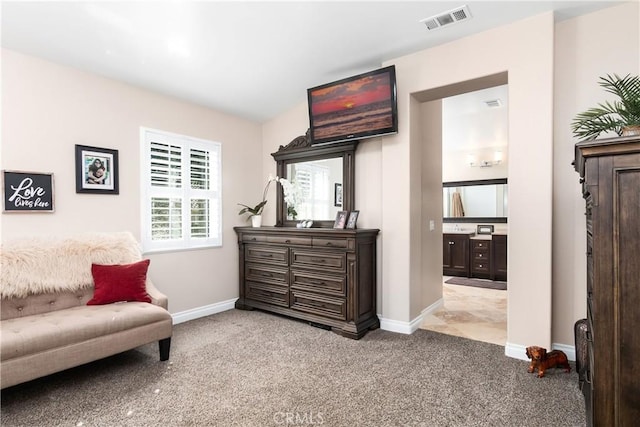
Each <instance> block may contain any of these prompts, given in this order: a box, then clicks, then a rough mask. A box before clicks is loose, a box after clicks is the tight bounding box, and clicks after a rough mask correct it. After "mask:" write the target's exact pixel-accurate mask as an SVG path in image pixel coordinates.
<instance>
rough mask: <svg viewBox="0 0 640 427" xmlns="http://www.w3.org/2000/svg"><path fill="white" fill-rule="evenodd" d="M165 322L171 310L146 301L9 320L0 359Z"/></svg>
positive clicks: (1, 338)
mask: <svg viewBox="0 0 640 427" xmlns="http://www.w3.org/2000/svg"><path fill="white" fill-rule="evenodd" d="M163 321H168V322H171V315H170V314H169V312H168V311H167V310H165V309H164V308H162V307H158V306H156V305H153V304H148V303H144V302H125V303H118V304H107V305H93V306H79V307H73V308H68V309H65V310H57V311H52V312H49V313H43V314H36V315H33V316H25V317H20V318H15V319H7V320H3V321H2V322H1V323H0V324H1V325H2V331H1V334H0V351H1V353H0V359H1V360H3V361H4V360H8V359H12V358H15V357H21V356H25V355H30V354H33V353H38V352H42V351H46V350H50V349H53V348H60V347H65V346H68V345H72V344H76V343H79V342H83V341H87V340H90V339H92V338H96V337H101V336H106V335H109V334H113V333H117V332H120V331H124V330H128V329H134V328H137V327H142V326H145V325H149V324H152V323H156V322H163Z"/></svg>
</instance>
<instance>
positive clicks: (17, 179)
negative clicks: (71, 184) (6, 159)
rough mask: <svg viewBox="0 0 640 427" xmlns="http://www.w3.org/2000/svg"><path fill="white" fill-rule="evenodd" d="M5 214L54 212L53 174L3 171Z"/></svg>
mask: <svg viewBox="0 0 640 427" xmlns="http://www.w3.org/2000/svg"><path fill="white" fill-rule="evenodd" d="M2 188H3V190H4V197H3V199H2V200H3V211H4V212H53V174H52V173H39V172H23V171H7V170H5V171H2Z"/></svg>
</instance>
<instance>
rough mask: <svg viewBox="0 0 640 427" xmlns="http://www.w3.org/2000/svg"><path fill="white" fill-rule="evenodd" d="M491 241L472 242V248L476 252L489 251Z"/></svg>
mask: <svg viewBox="0 0 640 427" xmlns="http://www.w3.org/2000/svg"><path fill="white" fill-rule="evenodd" d="M490 242H491V241H490V240H474V239H472V240H471V247H472V248H473V249H474V250H475V249H478V250H483V249H484V250H487V251H488V250H489V245H490Z"/></svg>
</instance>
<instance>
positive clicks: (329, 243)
mask: <svg viewBox="0 0 640 427" xmlns="http://www.w3.org/2000/svg"><path fill="white" fill-rule="evenodd" d="M325 246H333V243H331V242H327V243H325Z"/></svg>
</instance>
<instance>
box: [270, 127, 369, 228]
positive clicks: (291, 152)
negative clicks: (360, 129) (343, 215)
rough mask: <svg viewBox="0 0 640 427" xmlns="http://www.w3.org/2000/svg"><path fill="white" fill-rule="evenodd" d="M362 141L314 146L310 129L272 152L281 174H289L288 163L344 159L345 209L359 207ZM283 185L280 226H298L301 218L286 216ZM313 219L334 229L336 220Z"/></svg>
mask: <svg viewBox="0 0 640 427" xmlns="http://www.w3.org/2000/svg"><path fill="white" fill-rule="evenodd" d="M357 146H358V141H345V142H338V143H333V144H327V145H315V146H314V145H311V138H310V136H309V130H307V133H306V134H305V135H300V136H298V137H297V138H295V139H294V140H293V141H291V142H290V143H288V144H287V145H285V146H282V145H281V146H280V148H278V151H276V152H275V153H271V155H272V156H273V158H274V159H275V161H276V163H277V174H278V176H280V177H284V178H288V177H287V165H289V164H291V163H298V162H310V161H314V160H323V159H330V158H342V210H343V211H347V212H350V211H353V210H355V153H356V148H357ZM286 212H287V210H286V208H285V203H284V194H283V191H282V186H280V185H278V186H277V187H276V227H295V226H296V224H297V222H298V221H297V220H289V219H287V215H286ZM311 219H313V227H322V228H332V227H333V223H334V220H333V219H331V220H316V219H315V218H311Z"/></svg>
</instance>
